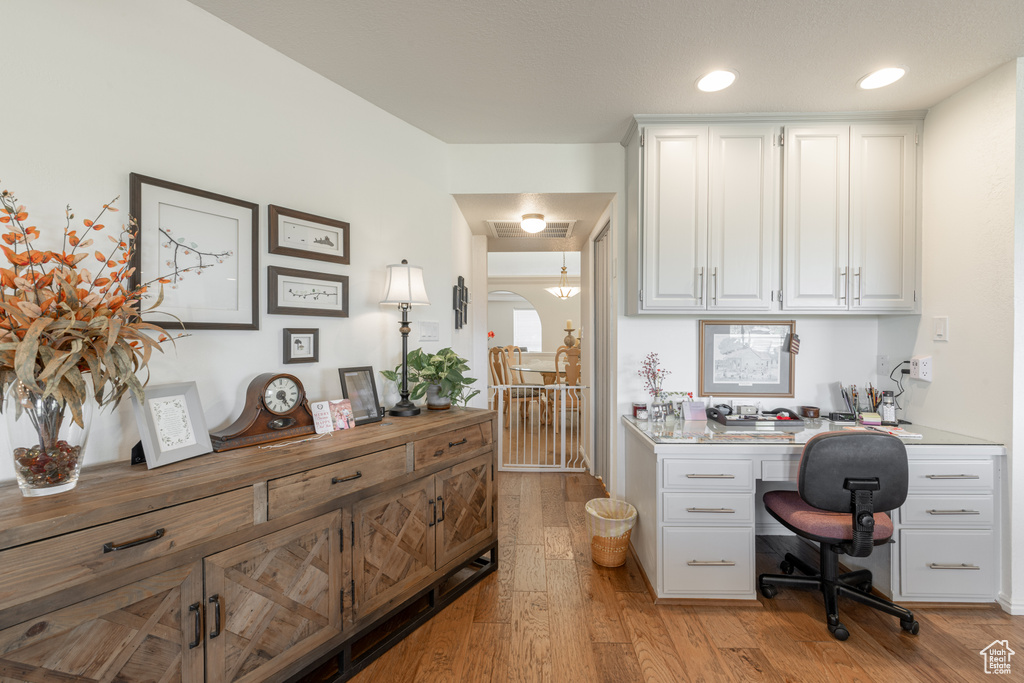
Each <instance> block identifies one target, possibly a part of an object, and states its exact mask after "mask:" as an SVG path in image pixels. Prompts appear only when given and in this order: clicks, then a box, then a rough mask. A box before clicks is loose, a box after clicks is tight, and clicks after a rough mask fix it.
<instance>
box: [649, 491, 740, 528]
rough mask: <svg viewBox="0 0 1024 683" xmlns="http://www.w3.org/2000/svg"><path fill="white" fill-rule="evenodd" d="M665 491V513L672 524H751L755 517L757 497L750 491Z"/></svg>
mask: <svg viewBox="0 0 1024 683" xmlns="http://www.w3.org/2000/svg"><path fill="white" fill-rule="evenodd" d="M661 495H662V502H663V505H662V514H663V516H664V521H665V522H666V523H668V524H700V525H703V526H707V525H709V524H749V523H750V522H753V521H754V497H753V496H752V495H750V494H749V493H671V492H666V493H663V494H661Z"/></svg>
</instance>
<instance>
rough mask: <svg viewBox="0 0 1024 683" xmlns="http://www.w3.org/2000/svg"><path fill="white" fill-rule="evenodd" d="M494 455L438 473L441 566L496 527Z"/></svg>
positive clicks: (484, 456)
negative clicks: (493, 475) (494, 513)
mask: <svg viewBox="0 0 1024 683" xmlns="http://www.w3.org/2000/svg"><path fill="white" fill-rule="evenodd" d="M491 458H492V456H491V455H490V454H487V455H481V456H479V457H477V458H473V459H472V460H467V461H466V462H464V463H460V464H458V465H456V466H454V467H451V468H449V469H447V470H445V471H443V472H440V473H438V474H437V475H435V491H436V492H437V507H438V519H437V568H438V569H442V568H443V567H444V565H446V564H448V562H450V561H451V560H454V559H455V558H457V557H458V556H459V555H461V554H462V553H464V552H466V551H467V550H469V549H470V548H471V547H472V546H474V545H476V544H478V543H480V542H481V541H485V540H487V539H488V538H490V537H491V535H492V533H493V531H494V521H493V517H492V516H491V515H492V509H491V505H492V493H493V490H494V482H493V481H492V480H491V467H492V463H491Z"/></svg>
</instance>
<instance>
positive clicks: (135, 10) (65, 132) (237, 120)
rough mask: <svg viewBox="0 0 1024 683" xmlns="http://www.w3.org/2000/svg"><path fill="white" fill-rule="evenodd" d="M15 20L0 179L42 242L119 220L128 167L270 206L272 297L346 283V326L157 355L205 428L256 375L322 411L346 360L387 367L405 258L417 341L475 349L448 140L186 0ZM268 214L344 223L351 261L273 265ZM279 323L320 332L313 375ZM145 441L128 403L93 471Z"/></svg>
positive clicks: (25, 8) (157, 375) (95, 455)
mask: <svg viewBox="0 0 1024 683" xmlns="http://www.w3.org/2000/svg"><path fill="white" fill-rule="evenodd" d="M4 22H5V25H6V26H7V27H9V28H10V30H8V31H5V35H4V57H3V64H4V76H5V78H6V83H7V86H8V95H9V96H8V101H7V104H6V105H5V107H4V113H3V128H4V155H3V158H4V163H3V169H2V176H0V177H2V180H3V187H5V188H8V189H10V190H12V191H14V192H15V193H16V194H17V195H18V196H19V198H20V199H21V201H22V203H24V204H25V205H27V206H28V207H29V210H30V211H31V212H32V217H33V219H34V222H33V224H35V225H38V226H40V228H41V229H42V230H43V231H44V234H46V235H48V236H49V235H53V234H54V233H55V232H59V231H60V229H61V228H62V226H63V209H64V205H65V204H66V203H71V204H72V205H73V206H74V207H75V208H76V210H77V212H78V215H79V216H86V215H89V214H90V213H91V212H93V211H94V210H95V209H96V208H98V207H99V205H100V204H102V203H103V202H106V201H108V200H109V199H111V198H112V197H113V196H114V195H117V194H120V195H121V196H122V198H123V199H122V202H121V203H120V206H121V208H122V213H120V214H118V215H119V216H120V217H125V216H126V215H127V213H128V202H127V198H128V174H129V173H130V172H133V171H135V172H139V173H144V174H146V175H151V176H155V177H157V178H162V179H166V180H171V181H175V182H179V183H183V184H186V185H191V186H193V187H199V188H203V189H207V190H211V191H214V192H218V193H221V194H225V195H228V196H232V197H238V198H241V199H246V200H249V201H254V202H258V203H259V204H260V206H261V211H260V240H259V245H258V249H259V253H260V292H261V299H262V300H264V301H265V296H266V267H267V265H270V264H273V265H281V266H291V267H297V268H308V269H313V270H323V271H328V272H337V273H342V274H346V275H348V276H349V277H350V285H351V293H350V301H349V305H350V309H351V310H350V317H349V318H348V319H332V318H306V317H293V316H268V315H266V305H265V304H261V311H260V313H261V316H260V318H261V319H260V330H259V331H258V332H216V331H209V332H203V331H200V332H195V333H193V334H192V336H191V337H189V338H188V339H184V340H181V341H179V342H178V346H177V350H174V349H173V348H168V349H167V353H166V355H165V356H164V357H160V358H157V359H156V360H154V361H153V363H152V364H151V368H152V380H151V381H152V383H155V384H162V383H167V382H175V381H183V380H194V381H196V382H197V384H198V386H199V392H200V396H201V399H202V402H203V407H204V409H205V412H206V416H207V421H208V423H209V427H210V429H217V428H218V427H221V426H224V425H225V424H226V423H228V422H229V421H230V420H233V419H234V417H235V416H236V415H237V413H238V412H239V409H240V406H241V404H242V396H243V392H244V390H245V387H246V385H247V384H248V382H249V380H250V379H251V378H252V377H254V376H255V375H257V374H259V373H261V372H269V371H286V370H287V371H288V372H292V373H294V374H295V375H296V376H298V377H299V379H301V380H302V382H303V383H304V384H305V387H306V389H307V392H308V394H309V396H310V397H311V398H312V399H319V398H324V397H334V396H339V395H340V393H341V388H340V383H339V380H338V374H337V368H338V367H340V366H355V365H372V366H374V368H375V369H381V368H386V367H393V366H394V365H395V364H396V363H397V362H398V361H399V360H400V358H399V356H400V349H401V343H400V337H399V334H398V329H397V328H398V324H397V320H398V312H397V311H396V310H392V309H390V308H389V309H382V308H381V307H380V306H379V305H378V301H379V298H380V296H381V293H382V292H381V290H382V287H383V277H384V266H385V265H386V264H388V263H397V262H398V261H399V260H400V259H402V258H403V257H404V258H408V259H409V260H410V262H413V263H416V264H419V265H422V266H423V267H424V269H425V277H426V284H427V290H428V295H429V297H430V299H431V301H432V302H433V305H432V306H430V307H428V308H425V309H415V310H414V311H413V315H412V319H413V323H414V324H413V328H414V330H415V328H416V323H417V322H418V321H421V320H436V321H438V322H439V323H440V330H441V339H440V341H439V342H437V343H436V344H435V345H436V346H438V347H441V346H447V345H449V344H456V345H457V346H458V347H459V348H460V349H465V348H470V347H469V346H467V345H466V344H465V343H464V338H463V337H461V336H460V337H457V338H456V337H453V334H452V311H451V291H452V290H451V287H452V285H453V284H454V277H455V275H457V274H462V270H463V269H468V266H467V252H466V251H465V250H463V249H462V247H461V245H463V244H464V243H466V242H468V240H469V236H468V229H462V228H463V226H459V225H454V224H453V223H454V221H453V213H457V212H453V209H452V199H451V197H450V196H449V178H448V170H447V169H448V149H447V146H446V145H444V144H443V143H441V142H440V141H439V140H437V139H435V138H432V137H430V136H429V135H427V134H425V133H423V132H422V131H420V130H417V129H416V128H414V127H412V126H410V125H408V124H406V123H404V122H402V121H400V120H398V119H397V118H395V117H393V116H391V115H390V114H387V113H385V112H384V111H382V110H380V109H379V108H377V107H375V106H373V105H371V104H369V103H368V102H366V101H364V100H362V99H360V98H358V97H356V96H355V95H353V94H352V93H350V92H348V91H346V90H344V89H342V88H340V87H338V86H337V85H335V84H333V83H331V82H329V81H327V80H326V79H324V78H322V77H321V76H319V75H317V74H315V73H313V72H312V71H309V70H308V69H306V68H304V67H302V66H299V65H298V64H296V63H294V62H292V61H290V60H288V59H287V58H285V57H283V56H282V55H280V54H279V53H278V52H275V51H274V50H272V49H271V48H269V47H267V46H265V45H262V44H261V43H258V42H257V41H256V40H254V39H252V38H250V37H249V36H247V35H245V34H244V33H242V32H240V31H238V30H237V29H235V28H233V27H231V26H229V25H227V24H225V23H224V22H222V21H220V20H219V19H216V18H214V17H213V16H211V15H209V14H207V13H206V12H204V11H202V10H200V9H199V8H197V7H196V6H194V5H192V4H190V3H188V2H185V0H167V1H164V2H137V1H132V0H108V1H107V2H102V3H97V2H90V3H84V2H71V1H65V2H58V1H54V0H39V1H37V2H20V3H7V4H6V5H5V6H4ZM15 27H16V29H15ZM14 93H16V94H14ZM270 203H274V204H279V205H282V206H286V207H289V208H294V209H298V210H301V211H308V212H311V213H315V214H319V215H323V216H328V217H332V218H338V219H341V220H345V221H348V222H349V223H351V226H352V228H351V230H352V233H351V252H352V263H351V265H349V266H334V265H329V264H328V265H321V262H317V261H307V260H302V259H295V258H288V257H279V256H268V255H267V253H266V252H267V233H266V205H267V204H270ZM455 231H458V232H460V233H461V235H459V234H456V232H455ZM41 246H43V245H42V244H41ZM453 264H455V265H457V266H458V270H459V272H458V273H456V272H455V270H456V268H455V267H453ZM467 274H468V273H467ZM481 291H482V288H481ZM478 300H479V299H478ZM471 315H472V313H471ZM285 327H318V328H320V342H321V351H320V354H321V356H320V362H319V363H318V364H315V365H287V366H286V365H283V364H282V363H281V353H282V351H281V337H282V333H281V330H282V329H283V328H285ZM467 334H468V332H467ZM415 335H416V332H415V331H414V332H413V340H412V343H413V344H415V343H416V341H415V339H416V337H415ZM484 376H485V375H484ZM136 439H137V433H136V427H135V422H134V418H133V417H132V414H131V409H130V406H129V405H127V404H125V405H122V406H121V408H120V409H119V410H118V411H116V413H114V414H110V413H105V414H103V415H102V416H101V417H100V418H99V419H98V420H97V421H96V423H95V425H94V428H93V430H92V436H91V440H90V444H89V448H88V455H87V461H88V462H90V463H96V462H100V461H105V460H114V459H123V458H127V456H128V451H129V449H130V447H131V445H132V444H133V443H134V442H135V441H136ZM10 478H13V471H12V469H11V464H10V462H9V459H3V458H0V479H10Z"/></svg>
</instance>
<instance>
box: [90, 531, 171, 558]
mask: <svg viewBox="0 0 1024 683" xmlns="http://www.w3.org/2000/svg"><path fill="white" fill-rule="evenodd" d="M163 537H164V530H163V529H157V530H156V531H155V532H153V534H152V535H150V536H143V537H142V538H136V539H135V540H134V541H125V542H124V543H114V542H110V543H104V544H103V552H105V553H112V552H114V551H115V550H124V549H125V548H134V547H135V546H137V545H142V544H143V543H149V542H150V541H155V540H157V539H158V538H163Z"/></svg>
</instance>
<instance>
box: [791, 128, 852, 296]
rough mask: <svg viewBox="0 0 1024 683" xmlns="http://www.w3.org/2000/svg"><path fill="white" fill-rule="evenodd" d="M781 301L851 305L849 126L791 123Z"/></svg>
mask: <svg viewBox="0 0 1024 683" xmlns="http://www.w3.org/2000/svg"><path fill="white" fill-rule="evenodd" d="M784 149H785V171H784V177H785V194H784V198H783V219H782V220H783V224H782V244H783V247H782V268H783V285H782V297H783V298H782V306H783V308H785V309H789V310H799V309H807V310H833V309H846V308H848V307H849V305H848V301H849V297H848V291H849V288H850V287H849V281H850V270H849V227H850V226H849V213H850V208H849V204H850V187H849V186H850V183H849V174H850V161H849V159H850V128H849V126H808V127H800V128H787V129H786V137H785V147H784Z"/></svg>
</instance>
